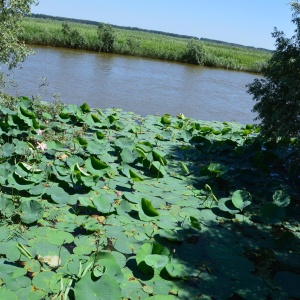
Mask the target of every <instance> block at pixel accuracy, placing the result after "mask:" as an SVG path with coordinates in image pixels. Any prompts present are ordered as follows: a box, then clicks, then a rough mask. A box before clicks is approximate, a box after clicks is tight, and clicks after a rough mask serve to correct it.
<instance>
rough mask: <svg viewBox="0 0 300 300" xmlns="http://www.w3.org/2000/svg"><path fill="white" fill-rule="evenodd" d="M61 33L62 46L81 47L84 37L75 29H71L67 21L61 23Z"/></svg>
mask: <svg viewBox="0 0 300 300" xmlns="http://www.w3.org/2000/svg"><path fill="white" fill-rule="evenodd" d="M61 30H62V33H63V35H64V46H65V47H66V48H75V49H77V48H82V47H83V45H84V38H83V37H82V36H81V34H80V32H79V31H78V30H77V29H72V28H71V26H70V24H69V23H62V29H61Z"/></svg>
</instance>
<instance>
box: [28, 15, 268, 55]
mask: <svg viewBox="0 0 300 300" xmlns="http://www.w3.org/2000/svg"><path fill="white" fill-rule="evenodd" d="M28 17H32V18H38V19H51V20H56V21H63V22H74V23H80V24H87V25H95V26H98V25H99V22H97V21H89V20H81V19H73V18H64V17H57V16H49V15H45V14H31V15H29V16H28ZM111 26H112V27H113V28H119V29H124V30H134V31H141V32H148V33H155V34H161V35H165V36H170V37H175V38H181V39H195V40H200V41H203V42H207V43H216V44H220V45H226V46H234V47H242V48H246V49H253V50H261V51H268V52H271V50H268V49H265V48H256V47H252V46H244V45H240V44H236V43H228V42H224V41H219V40H213V39H207V38H198V37H195V36H191V35H184V34H177V33H170V32H164V31H158V30H149V29H142V28H138V27H130V26H118V25H113V24H111Z"/></svg>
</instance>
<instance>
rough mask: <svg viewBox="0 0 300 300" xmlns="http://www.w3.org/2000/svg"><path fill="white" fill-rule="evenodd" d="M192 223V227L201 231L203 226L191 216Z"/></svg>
mask: <svg viewBox="0 0 300 300" xmlns="http://www.w3.org/2000/svg"><path fill="white" fill-rule="evenodd" d="M190 221H191V227H193V228H196V229H199V230H201V225H200V223H199V221H198V220H197V219H196V218H195V217H192V216H190Z"/></svg>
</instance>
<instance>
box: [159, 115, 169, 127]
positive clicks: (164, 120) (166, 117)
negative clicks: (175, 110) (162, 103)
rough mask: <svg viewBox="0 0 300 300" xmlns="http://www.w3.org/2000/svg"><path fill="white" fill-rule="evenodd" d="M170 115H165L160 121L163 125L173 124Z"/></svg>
mask: <svg viewBox="0 0 300 300" xmlns="http://www.w3.org/2000/svg"><path fill="white" fill-rule="evenodd" d="M170 117H171V116H170V115H168V114H164V115H163V116H162V117H161V119H160V122H161V123H162V124H163V125H170V124H171V120H170Z"/></svg>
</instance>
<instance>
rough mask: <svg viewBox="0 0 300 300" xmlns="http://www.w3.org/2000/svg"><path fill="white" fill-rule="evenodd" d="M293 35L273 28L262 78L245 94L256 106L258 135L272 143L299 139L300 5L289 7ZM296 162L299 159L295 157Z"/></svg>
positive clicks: (294, 4)
mask: <svg viewBox="0 0 300 300" xmlns="http://www.w3.org/2000/svg"><path fill="white" fill-rule="evenodd" d="M292 9H293V11H294V14H293V19H292V22H293V23H294V24H295V25H296V29H295V35H294V36H292V37H291V38H287V37H285V35H284V33H283V32H281V31H278V30H277V29H276V30H275V32H274V33H273V37H275V38H276V50H275V51H274V52H273V54H272V57H271V59H270V61H269V63H268V65H266V67H265V68H263V76H264V78H263V79H255V80H254V82H253V83H252V84H250V85H249V86H248V92H249V93H251V94H252V95H253V98H254V100H256V101H257V103H256V104H255V105H254V111H255V112H258V119H259V120H260V121H261V127H262V132H261V134H262V135H263V136H264V137H265V138H271V139H273V140H277V139H281V138H288V139H289V138H295V137H298V138H299V137H300V89H299V87H300V4H299V3H298V2H295V3H293V4H292ZM299 162H300V156H299Z"/></svg>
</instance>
